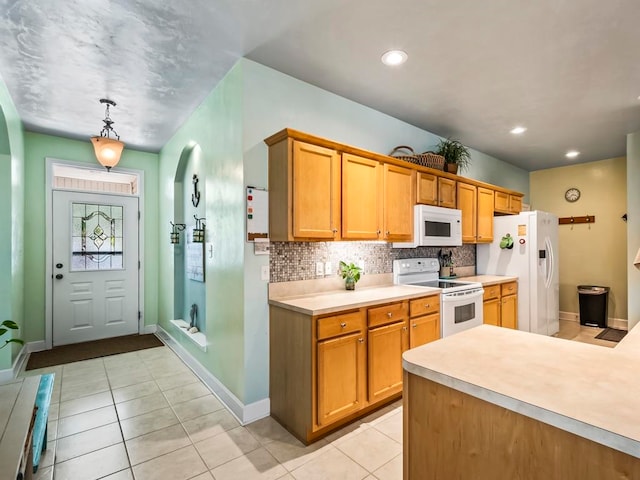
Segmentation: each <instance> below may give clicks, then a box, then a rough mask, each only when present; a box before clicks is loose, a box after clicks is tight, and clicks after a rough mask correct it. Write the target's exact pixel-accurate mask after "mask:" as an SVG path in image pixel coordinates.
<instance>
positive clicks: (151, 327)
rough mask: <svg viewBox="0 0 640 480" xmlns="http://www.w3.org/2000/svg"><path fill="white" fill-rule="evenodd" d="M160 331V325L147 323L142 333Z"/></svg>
mask: <svg viewBox="0 0 640 480" xmlns="http://www.w3.org/2000/svg"><path fill="white" fill-rule="evenodd" d="M157 331H158V325H155V324H153V325H145V326H144V328H143V329H142V333H143V334H147V333H156V332H157Z"/></svg>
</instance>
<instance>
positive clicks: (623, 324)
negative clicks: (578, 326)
mask: <svg viewBox="0 0 640 480" xmlns="http://www.w3.org/2000/svg"><path fill="white" fill-rule="evenodd" d="M559 318H560V320H568V321H570V322H580V314H579V313H575V312H560V316H559ZM607 326H608V327H611V328H617V329H619V330H628V329H629V321H628V320H626V319H624V318H612V317H609V318H608V319H607Z"/></svg>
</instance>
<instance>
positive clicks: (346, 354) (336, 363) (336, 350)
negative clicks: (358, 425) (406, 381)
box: [317, 332, 402, 426]
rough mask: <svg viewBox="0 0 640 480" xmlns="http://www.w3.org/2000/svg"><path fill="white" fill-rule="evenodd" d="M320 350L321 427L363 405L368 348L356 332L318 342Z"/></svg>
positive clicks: (319, 395) (319, 399) (319, 396)
mask: <svg viewBox="0 0 640 480" xmlns="http://www.w3.org/2000/svg"><path fill="white" fill-rule="evenodd" d="M317 348H318V351H317V362H318V379H317V381H318V390H317V392H318V425H320V426H324V425H328V424H330V423H331V422H333V421H335V420H337V419H340V418H342V417H345V416H347V415H349V414H351V413H353V412H356V411H358V410H360V409H361V408H362V406H363V405H364V403H365V396H364V386H365V378H366V346H365V340H364V337H363V335H362V332H357V333H354V334H351V335H346V336H344V337H338V338H333V339H330V340H324V341H322V342H318V347H317ZM400 385H402V381H401V382H400Z"/></svg>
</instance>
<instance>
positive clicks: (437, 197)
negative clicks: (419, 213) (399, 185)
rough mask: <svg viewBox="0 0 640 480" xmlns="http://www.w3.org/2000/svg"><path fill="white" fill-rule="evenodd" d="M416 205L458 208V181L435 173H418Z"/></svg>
mask: <svg viewBox="0 0 640 480" xmlns="http://www.w3.org/2000/svg"><path fill="white" fill-rule="evenodd" d="M417 178H418V181H417V186H418V189H417V195H416V203H421V204H424V205H436V206H439V207H444V208H456V181H455V180H452V179H450V178H445V177H439V176H438V175H435V174H433V173H425V172H418V175H417Z"/></svg>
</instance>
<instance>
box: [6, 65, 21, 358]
mask: <svg viewBox="0 0 640 480" xmlns="http://www.w3.org/2000/svg"><path fill="white" fill-rule="evenodd" d="M23 135H24V130H23V126H22V122H21V120H20V117H19V116H18V112H17V110H16V108H15V105H14V104H13V101H12V100H11V97H10V96H9V91H8V90H7V88H6V85H5V84H4V82H3V81H2V78H1V77H0V176H1V177H2V180H0V184H1V189H0V205H2V207H1V208H0V225H3V228H2V233H1V234H0V321H1V320H6V319H12V320H14V321H15V322H17V323H18V325H20V326H21V328H22V329H21V331H20V332H19V333H18V334H16V335H14V336H18V337H24V331H25V329H24V323H25V321H24V293H23V292H24V289H23V286H24V250H23V238H24V220H23V219H24V201H25V200H24V199H25V192H24V168H25V167H24V164H25V162H24V139H23ZM7 335H9V334H7ZM19 351H20V347H19V346H18V345H13V346H8V347H6V348H4V349H3V350H2V352H1V354H0V370H4V369H7V368H10V367H11V365H12V363H13V361H14V360H15V358H16V356H17V354H18V352H19Z"/></svg>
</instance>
